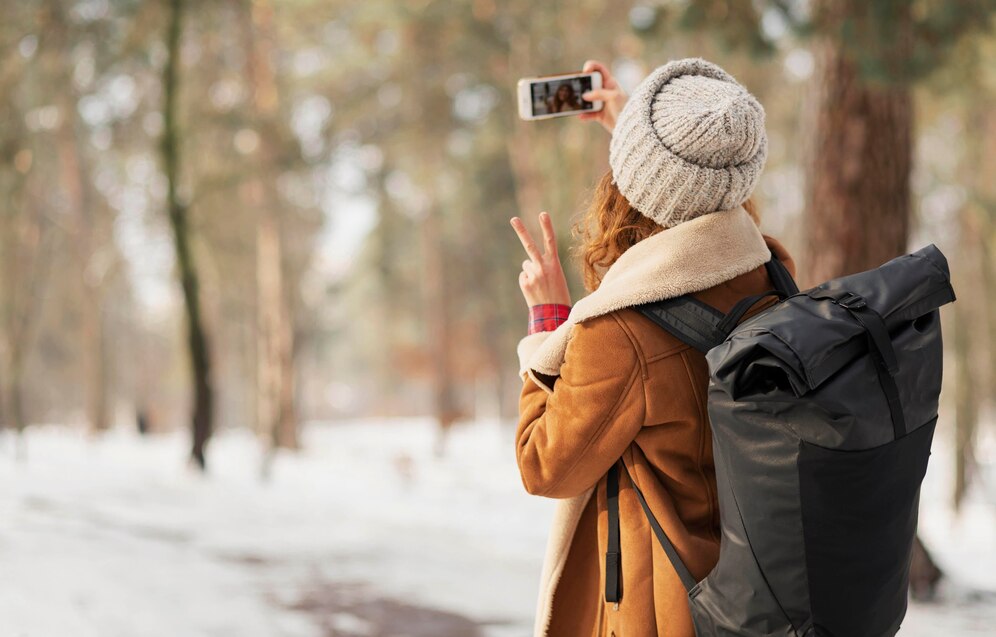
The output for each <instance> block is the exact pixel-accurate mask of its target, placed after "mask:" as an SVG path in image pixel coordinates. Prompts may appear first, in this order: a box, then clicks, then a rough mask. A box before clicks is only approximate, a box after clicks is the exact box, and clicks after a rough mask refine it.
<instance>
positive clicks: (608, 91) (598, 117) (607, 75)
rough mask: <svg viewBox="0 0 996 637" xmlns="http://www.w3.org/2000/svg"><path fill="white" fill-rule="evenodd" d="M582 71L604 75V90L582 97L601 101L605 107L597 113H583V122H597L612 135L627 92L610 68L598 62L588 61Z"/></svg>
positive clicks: (591, 92)
mask: <svg viewBox="0 0 996 637" xmlns="http://www.w3.org/2000/svg"><path fill="white" fill-rule="evenodd" d="M582 71H583V72H585V73H600V74H601V75H602V88H600V89H594V88H593V89H592V90H591V91H589V92H588V93H587V94H585V95H583V96H582V97H583V98H584V99H587V100H598V101H601V102H602V104H603V106H602V109H601V110H599V111H597V112H586V113H581V119H582V120H583V121H589V120H592V121H596V122H598V123H599V124H601V125H602V126H603V127H604V128H605V130H607V131H609V132H610V133H611V132H612V129H614V128H615V127H616V119H617V118H618V117H619V113H620V111H622V108H623V106H624V105H625V104H626V100H627V96H626V92H625V91H623V90H622V87H621V86H619V83H618V82H616V78H615V77H613V76H612V73H611V72H610V71H609V69H608V67H606V66H605V65H604V64H602V63H601V62H599V61H597V60H588V61H587V62H585V63H584V68H583V69H582Z"/></svg>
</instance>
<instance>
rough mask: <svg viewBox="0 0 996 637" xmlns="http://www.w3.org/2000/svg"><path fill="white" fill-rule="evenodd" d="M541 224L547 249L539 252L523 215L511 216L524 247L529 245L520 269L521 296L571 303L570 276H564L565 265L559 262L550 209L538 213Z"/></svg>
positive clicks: (530, 300)
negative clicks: (568, 277) (568, 283)
mask: <svg viewBox="0 0 996 637" xmlns="http://www.w3.org/2000/svg"><path fill="white" fill-rule="evenodd" d="M539 221H540V227H541V228H542V229H543V246H544V251H543V253H542V254H540V251H539V249H538V248H537V247H536V244H535V243H534V242H533V238H532V237H531V236H530V235H529V231H528V230H526V226H525V224H524V223H522V219H519V218H518V217H512V219H511V222H512V228H513V229H515V234H517V235H519V241H521V242H522V247H523V248H525V249H526V254H527V255H529V258H528V259H526V260H525V261H523V262H522V272H520V273H519V289H521V290H522V296H524V297H526V303H527V304H528V305H529V306H530V307H532V306H533V305H542V304H544V303H559V304H561V305H570V304H571V293H570V291H569V290H568V289H567V278H566V277H565V276H564V269H563V267H561V265H560V257H559V256H558V255H557V240H556V237H555V236H554V233H553V220H552V219H551V218H550V215H549V213H546V212H541V213H540V214H539Z"/></svg>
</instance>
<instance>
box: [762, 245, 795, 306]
mask: <svg viewBox="0 0 996 637" xmlns="http://www.w3.org/2000/svg"><path fill="white" fill-rule="evenodd" d="M764 269H765V270H767V271H768V278H769V279H771V284H772V285H774V286H775V289H776V290H778V291H779V292H782V293H784V294H785V296H792V295H793V294H796V293H798V292H799V286H798V285H796V283H795V279H793V278H792V275H791V274H790V273H789V271H788V268H786V267H785V264H784V263H782V262H781V261H780V260H779V259H778V257H777V256H775V253H774V252H772V253H771V259H770V260H768V262H767V263H765V264H764Z"/></svg>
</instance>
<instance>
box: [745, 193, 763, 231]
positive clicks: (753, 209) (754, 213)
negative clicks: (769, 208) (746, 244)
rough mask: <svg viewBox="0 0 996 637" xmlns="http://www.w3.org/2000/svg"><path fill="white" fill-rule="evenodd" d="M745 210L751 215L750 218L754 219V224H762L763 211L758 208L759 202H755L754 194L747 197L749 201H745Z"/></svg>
mask: <svg viewBox="0 0 996 637" xmlns="http://www.w3.org/2000/svg"><path fill="white" fill-rule="evenodd" d="M743 207H744V210H746V211H747V214H749V215H750V218H751V219H753V220H754V225H756V226H760V225H761V211H760V210H758V207H757V204H756V203H754V196H753V195H751V196H750V197H748V198H747V201H745V202H744V203H743Z"/></svg>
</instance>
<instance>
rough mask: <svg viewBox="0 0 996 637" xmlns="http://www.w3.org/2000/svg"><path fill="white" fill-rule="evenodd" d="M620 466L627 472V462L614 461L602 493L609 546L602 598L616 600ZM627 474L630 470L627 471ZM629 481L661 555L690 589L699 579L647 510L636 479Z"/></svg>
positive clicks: (689, 590) (617, 599) (618, 558)
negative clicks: (603, 595)
mask: <svg viewBox="0 0 996 637" xmlns="http://www.w3.org/2000/svg"><path fill="white" fill-rule="evenodd" d="M620 467H621V468H622V470H623V471H624V472H626V465H624V464H623V462H622V460H619V461H618V462H616V464H614V465H612V468H611V469H609V473H608V479H607V480H606V483H605V493H606V496H607V505H608V514H609V515H608V517H609V546H608V552H606V554H605V566H606V570H605V601H607V602H616V603H618V602H619V600H620V599H621V598H622V591H621V590H620V586H619V564H620V562H621V558H620V555H619V469H620ZM626 475H627V477H629V473H628V472H626ZM629 481H630V484H631V485H632V487H633V492H634V493H636V497H637V499H638V500H639V501H640V506H641V507H642V508H643V512H644V514H646V516H647V521H648V522H649V523H650V528H651V529H653V531H654V535H655V536H657V541H658V542H659V543H660V545H661V548H662V549H664V554H665V555H667V559H668V561H669V562H671V566H672V568H674V572H675V573H676V574H677V575H678V579H680V580H681V583H682V585H683V586H684V587H685V590H686V591H688V592H691V590H692V589H693V588H695V585H696V584H697V583H698V580H696V579H695V577H694V576H693V575H692V573H691V571H689V570H688V567H687V566H685V562H684V561H682V559H681V556H680V555H678V550H677V549H676V548H675V547H674V544H672V543H671V538H669V537H668V536H667V533H665V532H664V529H663V528H661V525H660V522H658V521H657V518H656V516H654V514H653V512H652V511H651V510H650V505H649V504H647V500H646V498H644V497H643V492H642V491H640V488H639V487H637V486H636V482H634V481H633V479H632V477H630V480H629Z"/></svg>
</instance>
